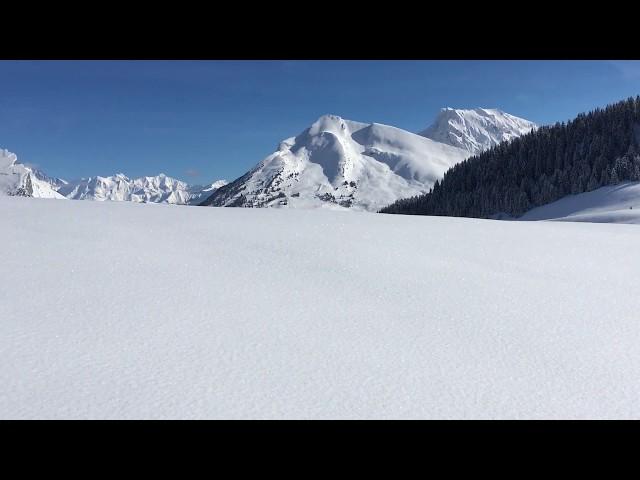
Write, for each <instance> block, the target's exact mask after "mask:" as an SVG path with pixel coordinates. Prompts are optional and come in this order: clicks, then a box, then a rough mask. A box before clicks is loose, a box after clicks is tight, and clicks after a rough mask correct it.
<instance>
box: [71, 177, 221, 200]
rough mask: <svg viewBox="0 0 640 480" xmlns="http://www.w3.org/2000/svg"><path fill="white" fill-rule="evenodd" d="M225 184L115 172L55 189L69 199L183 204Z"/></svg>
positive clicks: (201, 197)
mask: <svg viewBox="0 0 640 480" xmlns="http://www.w3.org/2000/svg"><path fill="white" fill-rule="evenodd" d="M224 184H226V182H225V181H224V180H219V181H217V182H214V183H213V184H211V185H207V186H200V185H196V186H194V185H189V184H187V183H185V182H182V181H180V180H176V179H174V178H171V177H167V176H166V175H165V174H160V175H157V176H155V177H141V178H135V179H130V178H128V177H127V176H125V175H123V174H121V173H119V174H117V175H114V176H111V177H100V176H96V177H89V178H84V179H81V180H78V181H74V182H69V183H67V184H66V185H63V186H61V187H60V189H59V190H58V191H59V192H60V193H61V194H63V195H64V196H66V197H67V198H70V199H73V200H98V201H104V200H111V201H131V202H145V203H146V202H153V203H171V204H178V205H184V204H189V203H196V202H200V201H202V200H203V199H204V198H206V197H208V196H209V195H211V193H212V192H214V191H215V190H216V189H217V188H219V187H220V186H222V185H224Z"/></svg>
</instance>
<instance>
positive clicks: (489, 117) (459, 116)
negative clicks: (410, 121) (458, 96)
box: [419, 107, 537, 155]
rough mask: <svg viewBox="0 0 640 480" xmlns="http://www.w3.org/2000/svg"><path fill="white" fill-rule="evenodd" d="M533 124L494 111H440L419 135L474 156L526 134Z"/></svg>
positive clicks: (451, 109) (445, 109)
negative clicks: (463, 150)
mask: <svg viewBox="0 0 640 480" xmlns="http://www.w3.org/2000/svg"><path fill="white" fill-rule="evenodd" d="M534 128H537V125H536V124H535V123H533V122H530V121H529V120H525V119H524V118H520V117H516V116H514V115H511V114H509V113H506V112H503V111H502V110H500V109H498V108H474V109H457V108H451V107H445V108H442V109H440V112H439V113H438V115H437V116H436V119H435V121H434V122H433V124H432V125H431V126H430V127H428V128H426V129H425V130H423V131H422V132H420V133H419V135H421V136H423V137H427V138H430V139H432V140H435V141H437V142H442V143H446V144H448V145H451V146H454V147H458V148H463V149H465V150H467V151H468V152H469V153H471V154H472V155H476V154H478V153H480V152H482V151H484V150H487V149H489V148H491V147H493V146H495V145H497V144H499V143H501V142H504V141H508V140H511V139H512V138H515V137H519V136H521V135H524V134H525V133H528V132H529V131H531V130H532V129H534Z"/></svg>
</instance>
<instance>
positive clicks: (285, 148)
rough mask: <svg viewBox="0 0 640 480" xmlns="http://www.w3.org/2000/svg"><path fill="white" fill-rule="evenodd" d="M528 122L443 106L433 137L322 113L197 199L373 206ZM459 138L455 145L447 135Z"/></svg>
mask: <svg viewBox="0 0 640 480" xmlns="http://www.w3.org/2000/svg"><path fill="white" fill-rule="evenodd" d="M469 112H473V114H471V113H469ZM451 113H455V114H456V118H458V119H459V120H458V121H453V120H452V121H451V122H450V123H447V122H445V121H444V120H443V119H444V116H443V115H444V114H446V115H447V116H449V115H450V114H451ZM452 118H453V117H452ZM533 126H534V124H533V123H531V122H528V121H526V120H522V119H519V118H517V117H514V116H512V115H509V114H506V113H502V112H499V111H498V110H485V109H476V110H455V111H453V110H446V109H445V110H443V112H441V114H440V115H439V116H438V118H437V119H436V123H435V124H434V127H431V128H430V129H428V130H429V131H430V132H432V133H433V138H432V137H430V136H429V135H427V134H426V133H425V132H423V133H422V134H420V135H417V134H414V133H410V132H407V131H405V130H401V129H399V128H395V127H391V126H388V125H381V124H378V123H372V124H367V123H360V122H354V121H350V120H345V119H342V118H340V117H338V116H335V115H324V116H322V117H320V118H319V119H318V120H317V121H316V122H315V123H314V124H313V125H312V126H311V127H310V128H308V129H307V130H305V131H304V132H302V133H301V134H300V135H298V136H297V137H292V138H289V139H287V140H284V141H283V142H282V143H281V144H280V146H279V147H278V149H277V150H276V151H275V152H274V153H272V154H271V155H269V156H268V157H267V158H265V159H264V160H263V161H262V162H260V163H259V164H258V165H257V166H256V167H255V168H254V169H253V170H251V171H249V172H247V173H246V174H244V175H243V176H242V177H240V178H238V179H237V180H235V181H234V182H232V183H230V184H228V185H226V186H225V187H223V188H220V189H219V190H217V191H216V192H215V194H213V195H212V196H211V197H209V198H208V199H207V200H206V201H204V202H203V203H202V205H211V206H233V207H238V206H241V207H284V206H287V207H324V208H338V209H339V208H344V207H353V208H354V209H364V210H370V211H376V210H378V209H379V208H381V207H384V206H386V205H388V204H390V203H392V202H394V201H395V200H398V199H400V198H406V197H411V196H414V195H418V194H421V193H424V192H427V191H428V190H429V189H430V188H431V187H432V186H433V184H434V183H435V182H436V180H438V179H440V178H442V176H443V175H444V172H445V171H446V170H448V169H449V168H450V167H451V166H453V165H455V164H456V163H458V162H460V161H462V160H464V159H465V158H467V157H469V156H470V155H471V154H473V153H475V152H476V151H477V150H478V149H480V148H485V146H488V145H490V144H493V143H495V142H497V141H499V140H500V139H509V138H513V137H514V136H517V135H520V134H522V133H524V132H526V131H528V130H529V129H531V128H533ZM458 137H460V139H461V141H460V142H458V144H456V143H455V142H454V141H453V140H452V139H456V138H458Z"/></svg>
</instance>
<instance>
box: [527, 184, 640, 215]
mask: <svg viewBox="0 0 640 480" xmlns="http://www.w3.org/2000/svg"><path fill="white" fill-rule="evenodd" d="M518 220H557V221H564V222H595V223H635V224H640V182H625V183H621V184H619V185H614V186H607V187H600V188H598V189H596V190H594V191H592V192H585V193H580V194H577V195H569V196H566V197H564V198H561V199H560V200H557V201H555V202H553V203H549V204H547V205H543V206H541V207H537V208H534V209H532V210H529V211H528V212H527V213H525V214H524V215H523V216H521V217H520V218H518Z"/></svg>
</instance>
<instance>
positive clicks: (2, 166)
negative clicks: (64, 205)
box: [0, 149, 64, 199]
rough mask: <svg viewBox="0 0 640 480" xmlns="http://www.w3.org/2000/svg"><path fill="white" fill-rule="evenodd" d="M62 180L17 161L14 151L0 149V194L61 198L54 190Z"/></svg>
mask: <svg viewBox="0 0 640 480" xmlns="http://www.w3.org/2000/svg"><path fill="white" fill-rule="evenodd" d="M63 182H64V181H63V180H60V179H52V178H50V177H47V176H46V175H44V174H43V173H42V172H41V171H39V170H36V169H33V168H31V167H28V166H26V165H24V164H22V163H20V162H18V157H17V156H16V154H15V153H11V152H9V151H8V150H5V149H0V194H3V195H17V196H23V197H36V198H57V199H63V198H64V197H63V196H62V195H60V194H59V193H58V192H57V191H56V190H57V188H58V185H61V184H62V183H63Z"/></svg>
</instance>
